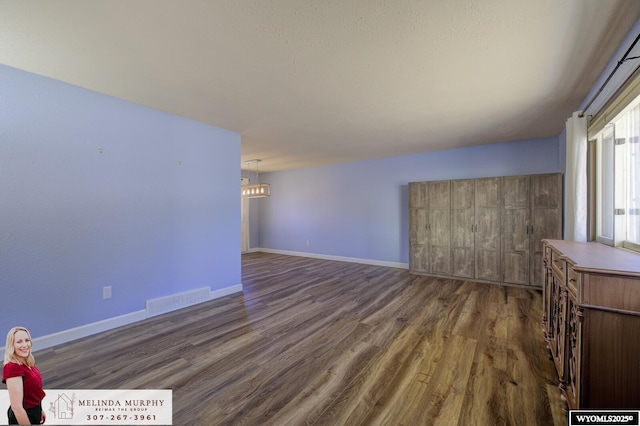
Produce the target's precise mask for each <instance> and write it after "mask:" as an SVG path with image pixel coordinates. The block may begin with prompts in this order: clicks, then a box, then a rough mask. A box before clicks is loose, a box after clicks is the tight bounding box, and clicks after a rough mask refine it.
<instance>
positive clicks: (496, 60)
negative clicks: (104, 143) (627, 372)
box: [0, 0, 640, 171]
mask: <svg viewBox="0 0 640 426" xmlns="http://www.w3.org/2000/svg"><path fill="white" fill-rule="evenodd" d="M639 17H640V1H637V0H606V1H604V0H439V1H438V0H316V1H310V0H217V1H213V0H183V1H177V0H133V1H131V0H102V1H94V0H57V1H28V0H21V1H19V0H0V63H3V64H6V65H10V66H12V67H16V68H19V69H23V70H27V71H30V72H34V73H37V74H41V75H45V76H48V77H52V78H55V79H58V80H62V81H65V82H69V83H72V84H74V85H77V86H81V87H85V88H88V89H92V90H95V91H98V92H101V93H106V94H109V95H112V96H116V97H118V98H122V99H126V100H129V101H133V102H136V103H139V104H143V105H147V106H150V107H153V108H157V109H160V110H163V111H167V112H171V113H174V114H177V115H180V116H184V117H188V118H191V119H194V120H198V121H201V122H204V123H208V124H211V125H214V126H218V127H222V128H226V129H229V130H233V131H236V132H239V133H240V134H241V135H242V161H243V162H244V161H247V160H251V159H255V158H260V159H262V160H263V161H262V163H261V164H260V171H275V170H287V169H292V168H299V167H309V166H314V165H321V164H330V163H337V162H346V161H356V160H364V159H370V158H378V157H387V156H395V155H404V154H413V153H418V152H424V151H433V150H441V149H448V148H455V147H464V146H472V145H481V144H487V143H497V142H504V141H513V140H520V139H529V138H538V137H546V136H557V135H559V134H560V133H561V131H562V130H563V128H564V122H565V120H566V118H568V117H569V116H570V115H571V113H572V112H573V111H574V110H576V109H577V108H578V107H579V105H580V103H581V101H583V100H584V98H585V96H586V95H587V92H588V91H589V89H590V88H591V87H592V85H593V84H594V82H595V80H596V78H597V77H598V75H599V74H600V73H601V72H602V70H603V68H604V66H605V65H606V63H607V62H608V61H609V59H610V58H611V56H612V55H613V53H614V51H615V50H616V48H617V47H618V46H619V44H620V42H621V41H622V40H623V38H624V37H625V36H626V34H627V32H628V31H629V30H630V29H631V27H632V26H633V24H634V23H635V22H636V20H637V19H638V18H639ZM251 167H255V165H253V166H251ZM251 167H250V168H251Z"/></svg>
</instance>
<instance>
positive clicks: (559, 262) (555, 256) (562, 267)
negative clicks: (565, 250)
mask: <svg viewBox="0 0 640 426" xmlns="http://www.w3.org/2000/svg"><path fill="white" fill-rule="evenodd" d="M566 263H567V262H566V261H565V260H564V259H562V258H561V255H560V253H559V252H557V251H555V250H553V249H552V250H551V271H553V274H554V275H555V276H556V279H557V280H558V282H559V284H560V285H565V284H566V275H565V274H566V270H567V265H566Z"/></svg>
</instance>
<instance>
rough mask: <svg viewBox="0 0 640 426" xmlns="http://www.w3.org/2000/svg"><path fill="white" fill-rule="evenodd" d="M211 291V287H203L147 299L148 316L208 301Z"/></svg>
mask: <svg viewBox="0 0 640 426" xmlns="http://www.w3.org/2000/svg"><path fill="white" fill-rule="evenodd" d="M210 293H211V291H210V289H209V287H202V288H197V289H195V290H189V291H185V292H184V293H177V294H172V295H170V296H164V297H159V298H157V299H150V300H147V304H146V311H147V318H149V317H153V316H156V315H160V314H164V313H167V312H171V311H175V310H176V309H180V308H186V307H187V306H191V305H195V304H197V303H201V302H206V301H207V300H209V298H210V297H209V296H210Z"/></svg>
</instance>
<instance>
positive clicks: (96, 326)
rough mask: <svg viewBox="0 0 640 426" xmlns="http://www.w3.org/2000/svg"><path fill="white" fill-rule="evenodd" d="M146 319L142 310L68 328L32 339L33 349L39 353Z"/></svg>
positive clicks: (145, 313) (144, 311)
mask: <svg viewBox="0 0 640 426" xmlns="http://www.w3.org/2000/svg"><path fill="white" fill-rule="evenodd" d="M146 318H147V311H146V310H144V309H143V310H141V311H137V312H131V313H129V314H124V315H120V316H117V317H113V318H107V319H105V320H102V321H97V322H93V323H90V324H85V325H81V326H79V327H74V328H70V329H68V330H62V331H59V332H57V333H53V334H48V335H46V336H41V337H36V338H34V339H33V348H34V349H35V350H36V351H39V350H41V349H46V348H50V347H52V346H57V345H61V344H63V343H67V342H71V341H72V340H77V339H82V338H83V337H87V336H91V335H92V334H98V333H102V332H103V331H108V330H112V329H114V328H118V327H122V326H125V325H129V324H132V323H134V322H138V321H142V320H143V319H146Z"/></svg>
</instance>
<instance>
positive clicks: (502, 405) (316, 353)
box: [35, 253, 566, 426]
mask: <svg viewBox="0 0 640 426" xmlns="http://www.w3.org/2000/svg"><path fill="white" fill-rule="evenodd" d="M242 260H243V262H242V264H243V266H242V267H243V285H244V292H243V294H240V293H238V294H236V295H231V296H227V297H224V298H221V299H217V300H213V301H210V302H206V303H203V304H199V305H196V306H194V307H190V308H187V309H183V310H180V311H176V312H172V313H169V314H166V315H162V316H158V317H155V318H151V319H148V320H145V321H142V322H139V323H136V324H132V325H129V326H126V327H122V328H119V329H116V330H111V331H108V332H105V333H101V334H99V335H96V336H91V337H88V338H85V339H81V340H78V341H76V342H71V343H68V344H65V345H61V346H59V347H55V348H49V349H45V350H43V351H40V352H36V353H35V355H36V360H37V364H38V366H39V367H40V369H41V371H42V373H43V376H44V382H45V387H46V388H50V389H55V388H62V389H74V388H75V389H83V388H86V389H109V388H121V389H127V388H128V389H135V388H138V389H145V388H146V389H168V388H171V389H173V408H174V410H173V424H174V425H205V426H210V425H349V426H352V425H412V426H413V425H518V426H520V425H565V424H566V414H565V413H564V411H563V410H564V404H563V402H562V400H561V398H560V391H559V389H558V387H557V376H556V374H555V370H554V367H553V363H552V361H551V360H550V359H549V358H548V351H547V349H546V347H545V344H544V340H543V337H542V332H541V327H540V319H541V315H542V301H541V294H540V293H539V292H537V291H535V290H530V289H521V288H511V287H502V286H498V285H488V284H479V283H474V282H468V281H456V280H445V279H435V278H430V277H421V276H415V275H410V274H409V273H408V271H406V270H402V269H394V268H385V267H378V266H369V265H361V264H354V263H347V262H336V261H327V260H319V259H310V258H303V257H294V256H283V255H276V254H268V253H250V254H245V255H243V259H242Z"/></svg>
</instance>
